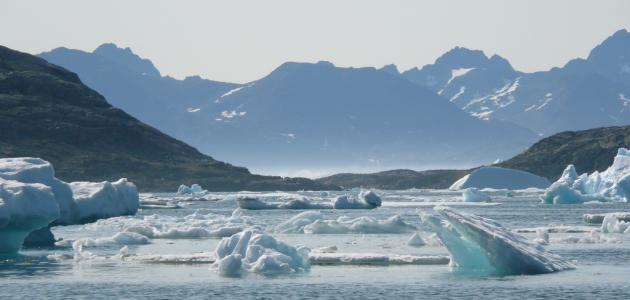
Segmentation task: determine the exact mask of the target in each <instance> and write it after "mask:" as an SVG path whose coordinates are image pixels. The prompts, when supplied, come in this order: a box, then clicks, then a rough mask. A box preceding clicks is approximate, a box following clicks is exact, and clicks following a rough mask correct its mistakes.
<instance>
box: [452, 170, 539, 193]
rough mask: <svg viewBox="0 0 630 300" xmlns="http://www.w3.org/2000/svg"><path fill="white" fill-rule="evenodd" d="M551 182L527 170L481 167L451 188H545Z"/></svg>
mask: <svg viewBox="0 0 630 300" xmlns="http://www.w3.org/2000/svg"><path fill="white" fill-rule="evenodd" d="M549 184H550V183H549V180H547V179H546V178H544V177H540V176H538V175H534V174H532V173H528V172H525V171H521V170H515V169H508V168H499V167H481V168H479V169H477V170H475V171H473V172H472V173H470V174H468V175H466V176H464V177H462V178H460V179H459V180H457V181H455V182H454V183H453V184H452V185H451V187H450V188H449V189H451V190H461V189H465V188H471V187H474V188H478V189H484V188H492V189H508V190H522V189H527V188H541V189H544V188H547V187H548V186H549Z"/></svg>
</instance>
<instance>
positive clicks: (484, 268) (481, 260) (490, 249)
mask: <svg viewBox="0 0 630 300" xmlns="http://www.w3.org/2000/svg"><path fill="white" fill-rule="evenodd" d="M434 211H435V213H436V215H432V214H426V213H425V214H420V217H421V219H422V222H423V224H424V225H425V226H427V227H428V228H430V229H431V230H433V231H435V233H436V234H437V235H438V236H439V238H440V240H442V243H443V244H444V246H446V248H447V250H448V251H449V253H450V254H451V263H450V265H451V268H452V269H453V270H454V271H456V272H461V273H487V274H496V275H532V274H544V273H551V272H557V271H562V270H569V269H573V268H575V266H574V265H573V264H571V263H570V262H568V261H566V260H564V259H562V258H561V257H560V256H558V255H555V254H552V253H550V252H547V251H546V250H545V249H544V248H542V246H540V245H538V244H536V243H533V242H530V241H529V240H527V239H526V238H525V237H523V236H520V235H518V234H515V233H512V232H511V231H510V230H508V229H506V228H504V227H503V226H501V225H500V224H499V223H497V222H495V221H493V220H490V219H486V218H482V217H479V216H476V215H473V214H468V213H462V212H458V211H456V210H454V209H451V208H448V207H443V206H438V207H435V208H434Z"/></svg>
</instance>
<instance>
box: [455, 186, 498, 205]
mask: <svg viewBox="0 0 630 300" xmlns="http://www.w3.org/2000/svg"><path fill="white" fill-rule="evenodd" d="M462 199H463V200H464V202H489V201H491V200H492V199H491V198H490V196H488V195H486V194H484V193H483V192H481V191H479V190H478V189H476V188H467V189H464V190H463V191H462Z"/></svg>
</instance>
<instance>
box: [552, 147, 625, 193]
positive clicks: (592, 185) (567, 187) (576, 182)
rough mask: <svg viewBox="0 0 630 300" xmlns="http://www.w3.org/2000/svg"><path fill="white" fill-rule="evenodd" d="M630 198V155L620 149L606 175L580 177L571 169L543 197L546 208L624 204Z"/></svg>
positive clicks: (584, 175)
mask: <svg viewBox="0 0 630 300" xmlns="http://www.w3.org/2000/svg"><path fill="white" fill-rule="evenodd" d="M629 197H630V151H628V150H627V149H625V148H619V150H618V151H617V156H615V159H614V161H613V163H612V165H611V166H610V167H608V169H606V170H605V171H603V172H601V173H600V172H597V171H595V172H593V173H591V174H587V173H584V174H582V175H580V176H578V175H577V172H576V171H575V167H574V166H573V165H568V166H567V167H566V169H565V170H564V172H562V176H560V178H559V179H558V180H557V181H556V182H554V183H553V184H552V185H551V186H550V187H549V188H548V189H547V190H546V191H545V194H544V195H543V197H542V202H543V203H546V204H575V203H584V202H589V201H622V202H627V201H628V199H629Z"/></svg>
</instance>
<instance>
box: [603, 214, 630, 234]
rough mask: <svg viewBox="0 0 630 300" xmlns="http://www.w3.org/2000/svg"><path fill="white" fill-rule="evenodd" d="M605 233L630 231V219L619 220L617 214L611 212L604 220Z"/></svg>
mask: <svg viewBox="0 0 630 300" xmlns="http://www.w3.org/2000/svg"><path fill="white" fill-rule="evenodd" d="M601 231H602V232H603V233H630V221H628V222H626V221H622V220H619V218H617V217H616V216H615V215H613V214H609V215H606V217H604V220H603V221H602V227H601Z"/></svg>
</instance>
